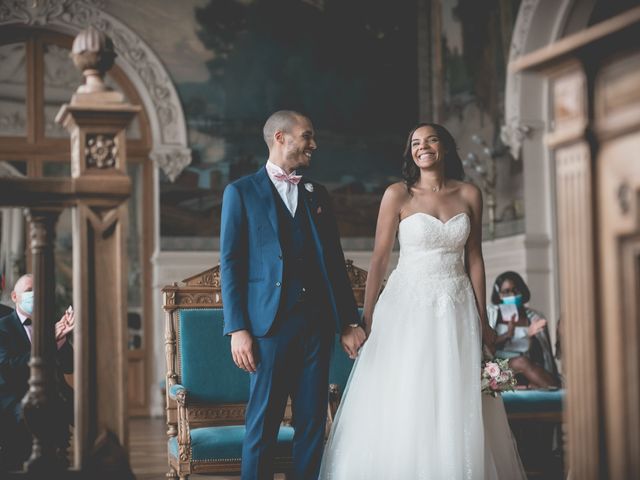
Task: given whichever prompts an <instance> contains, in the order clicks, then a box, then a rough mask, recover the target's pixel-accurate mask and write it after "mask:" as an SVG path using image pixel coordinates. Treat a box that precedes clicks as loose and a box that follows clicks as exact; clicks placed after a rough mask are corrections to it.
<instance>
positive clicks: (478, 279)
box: [464, 184, 495, 353]
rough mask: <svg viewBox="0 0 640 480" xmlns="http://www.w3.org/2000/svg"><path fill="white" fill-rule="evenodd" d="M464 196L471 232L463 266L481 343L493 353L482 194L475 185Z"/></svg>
mask: <svg viewBox="0 0 640 480" xmlns="http://www.w3.org/2000/svg"><path fill="white" fill-rule="evenodd" d="M464 195H465V197H466V199H467V201H468V203H469V206H470V207H471V232H470V233H469V238H468V239H467V244H466V246H465V257H466V258H465V265H466V268H467V273H468V275H469V278H470V279H471V285H472V286H473V293H474V295H475V297H476V306H477V308H478V314H479V315H480V328H481V331H482V341H483V343H484V344H485V345H486V346H487V347H488V348H489V349H490V350H491V352H492V353H493V352H494V350H495V332H494V331H493V329H492V328H491V327H490V326H489V321H488V320H487V308H486V285H485V282H486V280H485V272H484V259H483V258H482V193H481V192H480V189H478V187H476V186H475V185H471V184H467V185H465V188H464Z"/></svg>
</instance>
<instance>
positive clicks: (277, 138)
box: [273, 130, 284, 145]
mask: <svg viewBox="0 0 640 480" xmlns="http://www.w3.org/2000/svg"><path fill="white" fill-rule="evenodd" d="M273 141H274V142H277V143H279V144H281V145H282V144H283V143H284V132H283V131H282V130H276V131H275V133H274V134H273Z"/></svg>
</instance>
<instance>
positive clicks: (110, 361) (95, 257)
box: [56, 28, 140, 469]
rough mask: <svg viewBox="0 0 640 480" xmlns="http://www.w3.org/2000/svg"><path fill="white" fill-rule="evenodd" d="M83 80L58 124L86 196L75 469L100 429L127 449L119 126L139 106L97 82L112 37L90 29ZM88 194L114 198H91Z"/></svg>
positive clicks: (77, 276) (77, 275)
mask: <svg viewBox="0 0 640 480" xmlns="http://www.w3.org/2000/svg"><path fill="white" fill-rule="evenodd" d="M72 54H73V56H74V62H75V63H76V65H77V66H79V67H80V68H82V69H83V72H84V75H85V77H86V78H87V80H86V82H85V85H83V86H81V87H80V88H79V89H78V91H77V93H76V94H75V95H74V96H73V98H72V100H71V103H70V104H69V105H64V106H63V107H62V109H61V110H60V112H59V113H58V117H57V118H56V121H58V122H59V123H61V124H63V125H64V126H65V128H66V129H67V130H68V131H69V133H70V134H71V176H72V181H73V182H74V184H75V185H76V186H77V187H79V188H80V189H81V190H82V191H84V192H86V193H87V195H85V196H83V197H82V198H79V199H78V200H77V202H76V203H75V206H74V207H73V210H72V225H73V296H74V307H75V312H76V317H77V326H76V332H75V336H76V338H77V340H78V342H77V347H76V349H75V350H76V351H75V355H76V369H75V384H76V389H75V404H76V435H75V453H76V467H77V468H81V469H84V468H85V467H86V466H87V465H88V463H89V462H90V461H91V459H90V455H91V449H92V448H93V446H94V444H95V442H96V439H98V437H99V436H100V434H101V433H102V432H103V431H105V430H106V431H110V432H112V433H113V434H115V438H117V439H118V441H119V443H120V445H121V446H122V447H124V448H127V444H128V430H127V423H128V414H127V381H126V376H127V356H126V355H127V350H126V328H127V249H126V228H127V227H126V225H127V207H126V203H125V202H124V200H126V197H127V196H128V194H129V192H130V188H131V183H130V180H129V178H128V176H127V166H126V158H127V156H126V138H125V129H126V128H127V126H128V125H129V123H130V122H131V120H132V118H133V116H134V115H135V114H136V113H137V112H139V111H140V108H139V107H137V106H132V105H130V104H128V103H125V102H124V100H123V97H122V95H121V94H119V93H117V92H114V91H110V90H109V89H108V88H107V87H106V86H105V85H104V83H103V82H102V77H103V75H104V72H105V71H106V70H107V69H108V68H110V67H111V65H112V63H113V57H114V56H115V54H114V53H113V51H112V46H111V44H110V40H109V39H108V38H107V37H105V36H104V35H103V34H102V33H100V32H98V31H96V30H94V29H92V28H89V29H88V30H86V31H84V32H81V33H80V34H79V35H78V37H76V40H75V41H74V45H73V48H72ZM92 191H109V192H112V193H113V194H114V195H113V196H112V197H109V196H108V195H107V196H104V195H102V196H97V195H96V197H95V198H92V196H91V192H92Z"/></svg>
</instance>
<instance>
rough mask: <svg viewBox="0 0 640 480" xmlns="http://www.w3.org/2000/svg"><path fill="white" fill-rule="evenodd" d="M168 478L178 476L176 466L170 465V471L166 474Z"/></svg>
mask: <svg viewBox="0 0 640 480" xmlns="http://www.w3.org/2000/svg"><path fill="white" fill-rule="evenodd" d="M165 477H166V478H174V479H175V478H178V474H177V473H176V470H175V468H173V467H169V471H168V472H167V473H166V474H165Z"/></svg>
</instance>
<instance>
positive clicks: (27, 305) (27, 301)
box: [19, 292, 33, 315]
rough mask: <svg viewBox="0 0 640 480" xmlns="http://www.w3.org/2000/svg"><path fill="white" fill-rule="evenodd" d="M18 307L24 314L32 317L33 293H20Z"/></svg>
mask: <svg viewBox="0 0 640 480" xmlns="http://www.w3.org/2000/svg"><path fill="white" fill-rule="evenodd" d="M19 305H20V310H22V311H23V312H24V313H26V314H27V315H33V292H22V296H21V297H20V303H19Z"/></svg>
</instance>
